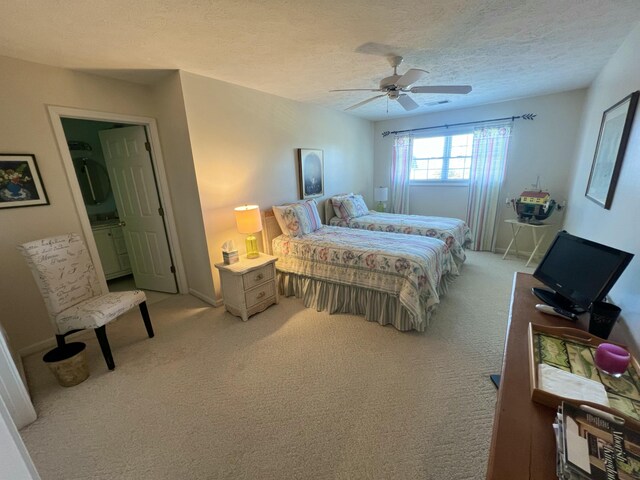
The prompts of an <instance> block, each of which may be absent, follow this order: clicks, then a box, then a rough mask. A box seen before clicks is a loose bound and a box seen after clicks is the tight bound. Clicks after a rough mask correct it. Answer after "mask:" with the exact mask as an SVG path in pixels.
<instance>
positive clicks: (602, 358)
mask: <svg viewBox="0 0 640 480" xmlns="http://www.w3.org/2000/svg"><path fill="white" fill-rule="evenodd" d="M594 360H595V362H596V366H597V367H598V368H599V369H600V370H602V371H603V372H604V373H607V374H609V375H613V376H614V377H619V376H620V375H622V374H623V373H624V372H626V371H627V367H628V366H629V362H630V361H631V354H630V353H629V352H627V351H626V350H625V349H624V348H622V347H619V346H618V345H613V344H611V343H601V344H600V345H598V348H597V349H596V354H595V358H594Z"/></svg>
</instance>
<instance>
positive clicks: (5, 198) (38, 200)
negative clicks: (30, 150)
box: [0, 153, 49, 208]
mask: <svg viewBox="0 0 640 480" xmlns="http://www.w3.org/2000/svg"><path fill="white" fill-rule="evenodd" d="M35 205H49V199H48V198H47V192H45V190H44V185H43V184H42V180H41V179H40V171H39V170H38V164H36V157H35V156H34V155H31V154H24V153H0V208H15V207H32V206H35Z"/></svg>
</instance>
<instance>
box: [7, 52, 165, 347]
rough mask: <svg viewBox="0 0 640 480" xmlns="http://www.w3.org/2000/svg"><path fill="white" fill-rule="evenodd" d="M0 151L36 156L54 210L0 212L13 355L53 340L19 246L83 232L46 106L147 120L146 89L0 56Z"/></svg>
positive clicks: (148, 98)
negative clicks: (20, 350)
mask: <svg viewBox="0 0 640 480" xmlns="http://www.w3.org/2000/svg"><path fill="white" fill-rule="evenodd" d="M0 72H2V74H1V75H0V105H2V108H1V109H0V152H7V153H33V154H35V156H36V160H37V162H38V167H39V168H40V173H41V175H42V180H43V182H44V185H45V188H46V190H47V193H48V195H49V201H50V202H51V205H48V206H37V207H26V208H14V209H6V210H0V255H1V257H2V271H3V274H2V275H0V304H2V306H3V307H2V313H1V314H0V322H2V325H3V326H4V327H5V329H6V331H7V333H8V334H9V336H10V338H11V340H12V343H13V344H14V345H15V347H16V348H17V349H22V348H24V347H26V346H29V345H32V344H34V343H37V342H40V341H43V340H46V339H47V338H50V337H52V334H53V332H52V329H51V327H50V325H49V323H48V318H47V314H46V311H45V308H44V303H43V301H42V299H41V297H40V294H39V292H38V290H37V288H36V284H35V282H34V281H33V278H32V276H31V273H30V271H29V269H28V268H27V266H26V264H25V262H24V260H23V259H22V257H21V256H20V255H19V254H18V252H17V251H16V245H18V244H20V243H23V242H26V241H29V240H33V239H36V238H42V237H46V236H49V235H56V234H61V233H65V232H81V229H80V221H79V217H78V213H77V211H76V209H75V206H74V203H73V199H72V197H71V193H70V191H69V185H68V183H67V179H66V176H65V173H64V168H63V164H62V159H61V156H60V153H59V151H58V145H57V143H56V141H55V138H54V135H53V130H52V127H51V123H50V120H49V114H48V112H47V105H61V106H67V107H77V108H84V109H90V110H99V111H105V112H115V113H122V114H132V115H149V114H150V112H152V108H151V107H152V105H153V102H152V97H151V95H150V92H149V91H148V89H147V88H146V87H143V86H139V85H134V84H130V83H126V82H120V81H116V80H110V79H106V78H101V77H96V76H92V75H87V74H83V73H76V72H72V71H69V70H64V69H60V68H53V67H47V66H44V65H39V64H34V63H29V62H24V61H21V60H15V59H10V58H6V57H0Z"/></svg>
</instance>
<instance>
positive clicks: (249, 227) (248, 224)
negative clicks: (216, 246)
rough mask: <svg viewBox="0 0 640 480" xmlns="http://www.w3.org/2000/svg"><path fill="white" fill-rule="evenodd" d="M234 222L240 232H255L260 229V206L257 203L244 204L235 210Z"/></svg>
mask: <svg viewBox="0 0 640 480" xmlns="http://www.w3.org/2000/svg"><path fill="white" fill-rule="evenodd" d="M234 211H235V214H236V224H237V225H238V232H240V233H247V234H249V233H256V232H259V231H260V230H262V220H261V219H260V208H259V207H258V206H257V205H245V206H244V207H237V208H236V209H235V210H234Z"/></svg>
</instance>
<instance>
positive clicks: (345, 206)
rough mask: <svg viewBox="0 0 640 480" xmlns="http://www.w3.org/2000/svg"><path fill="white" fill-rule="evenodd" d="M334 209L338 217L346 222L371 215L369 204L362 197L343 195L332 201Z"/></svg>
mask: <svg viewBox="0 0 640 480" xmlns="http://www.w3.org/2000/svg"><path fill="white" fill-rule="evenodd" d="M331 203H332V204H333V209H334V211H335V212H336V215H338V217H340V218H343V219H345V220H349V219H351V218H357V217H361V216H363V215H366V214H367V213H369V208H368V207H367V204H366V203H364V199H363V198H362V195H343V196H339V197H333V198H332V199H331Z"/></svg>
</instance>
